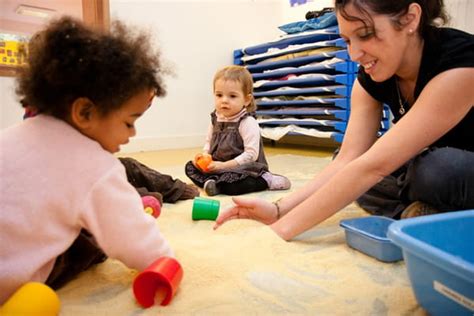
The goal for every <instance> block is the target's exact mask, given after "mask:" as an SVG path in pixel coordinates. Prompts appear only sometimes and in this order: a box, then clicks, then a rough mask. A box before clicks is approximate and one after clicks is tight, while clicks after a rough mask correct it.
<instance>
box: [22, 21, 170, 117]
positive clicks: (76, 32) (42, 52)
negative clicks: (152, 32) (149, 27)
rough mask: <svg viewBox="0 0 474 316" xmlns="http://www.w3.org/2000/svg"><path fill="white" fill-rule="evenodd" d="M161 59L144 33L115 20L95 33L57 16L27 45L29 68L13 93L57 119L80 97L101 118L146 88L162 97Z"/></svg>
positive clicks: (162, 72) (23, 73)
mask: <svg viewBox="0 0 474 316" xmlns="http://www.w3.org/2000/svg"><path fill="white" fill-rule="evenodd" d="M160 57H161V55H160V52H159V51H158V50H156V49H155V50H154V49H152V46H151V44H150V36H149V34H148V33H145V32H137V33H135V32H133V30H132V29H130V28H126V27H125V25H124V24H122V23H121V22H118V21H116V22H114V23H113V24H112V26H111V29H110V31H100V30H98V29H92V28H89V27H87V26H85V25H84V24H83V23H82V22H81V21H79V20H76V19H74V18H71V17H62V18H60V19H58V20H55V21H52V22H51V23H50V24H49V25H48V26H47V27H46V29H44V30H43V31H41V32H39V33H37V34H36V35H35V36H34V37H33V38H32V40H31V41H30V46H29V53H28V65H27V67H25V68H24V69H23V70H22V71H21V72H20V74H19V76H18V78H17V88H16V93H17V95H18V96H19V97H20V99H22V100H26V101H27V102H28V104H30V105H33V106H34V107H35V108H36V109H37V110H38V111H39V112H41V113H44V114H49V115H52V116H54V117H57V118H59V119H65V118H66V117H67V116H68V115H69V113H70V107H71V105H72V103H73V102H74V100H76V99H77V98H81V97H85V98H88V99H89V100H91V101H92V102H93V103H94V104H95V105H96V106H97V108H98V109H99V111H100V112H101V114H103V115H106V114H108V113H110V112H112V111H115V110H117V109H119V108H120V107H121V106H122V105H123V104H124V103H125V102H126V101H128V100H129V99H130V98H131V97H133V96H134V95H136V94H137V93H140V92H142V91H144V90H146V89H150V90H151V89H154V90H155V92H156V95H157V96H164V95H165V94H166V91H165V87H164V83H163V78H162V76H163V75H164V74H166V73H167V72H168V71H167V70H165V69H164V68H163V66H162V63H161V60H160Z"/></svg>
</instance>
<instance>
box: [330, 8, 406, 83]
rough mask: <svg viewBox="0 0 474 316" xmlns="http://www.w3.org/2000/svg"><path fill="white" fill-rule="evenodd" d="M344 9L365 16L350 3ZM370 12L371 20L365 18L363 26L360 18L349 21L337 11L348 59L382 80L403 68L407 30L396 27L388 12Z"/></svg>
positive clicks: (376, 78) (376, 79) (349, 13)
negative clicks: (379, 13)
mask: <svg viewBox="0 0 474 316" xmlns="http://www.w3.org/2000/svg"><path fill="white" fill-rule="evenodd" d="M346 12H347V14H348V15H349V16H354V17H360V18H361V19H364V17H363V16H362V15H361V13H360V12H359V11H357V10H356V9H355V8H354V7H353V5H352V4H349V5H347V7H346ZM371 16H372V19H373V24H371V22H370V21H367V20H366V23H367V26H366V25H364V23H362V22H361V21H348V20H346V19H344V17H343V16H342V15H341V13H340V12H337V20H338V23H339V30H340V34H341V37H342V38H343V39H344V40H345V41H346V43H347V49H348V52H349V55H350V57H351V59H352V60H353V61H355V62H357V63H359V64H360V66H361V67H363V68H364V70H365V72H366V73H367V74H368V75H369V76H370V77H371V78H372V80H374V81H376V82H381V81H385V80H387V79H389V78H391V77H392V76H393V75H394V74H397V73H399V72H400V71H403V64H404V59H405V58H406V56H407V53H409V45H408V44H409V40H408V39H409V38H408V35H407V32H406V31H403V30H398V29H396V28H395V26H394V24H393V22H392V20H391V19H390V17H389V16H387V15H377V14H371ZM365 19H366V18H365Z"/></svg>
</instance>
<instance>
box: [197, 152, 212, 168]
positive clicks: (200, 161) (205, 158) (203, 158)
mask: <svg viewBox="0 0 474 316" xmlns="http://www.w3.org/2000/svg"><path fill="white" fill-rule="evenodd" d="M211 162H212V156H211V155H209V154H197V155H196V164H197V165H198V167H199V168H200V169H201V170H203V171H206V172H207V171H209V164H210V163H211Z"/></svg>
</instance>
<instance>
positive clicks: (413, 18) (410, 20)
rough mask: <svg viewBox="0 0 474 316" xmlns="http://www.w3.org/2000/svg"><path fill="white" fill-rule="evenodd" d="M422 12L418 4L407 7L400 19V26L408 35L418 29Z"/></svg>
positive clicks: (414, 3)
mask: <svg viewBox="0 0 474 316" xmlns="http://www.w3.org/2000/svg"><path fill="white" fill-rule="evenodd" d="M422 10H423V9H422V8H421V7H420V5H419V4H418V3H416V2H413V3H411V4H410V5H409V6H408V11H407V13H406V14H405V15H404V16H403V17H402V18H401V24H402V25H403V27H405V28H406V29H407V30H408V34H409V35H411V34H413V33H414V31H415V30H417V29H418V27H419V25H420V20H421V14H422Z"/></svg>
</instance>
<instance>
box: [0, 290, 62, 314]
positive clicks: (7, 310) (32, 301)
mask: <svg viewBox="0 0 474 316" xmlns="http://www.w3.org/2000/svg"><path fill="white" fill-rule="evenodd" d="M60 308H61V302H60V301H59V297H58V295H57V294H56V292H54V291H53V289H51V288H50V287H49V286H47V285H45V284H43V283H39V282H28V283H26V284H25V285H23V286H22V287H20V288H19V289H18V290H17V291H16V292H15V293H13V295H12V296H11V297H10V298H9V299H8V301H6V302H5V304H3V306H2V307H1V308H0V315H2V316H14V315H15V316H17V315H41V316H56V315H58V314H59V310H60Z"/></svg>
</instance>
